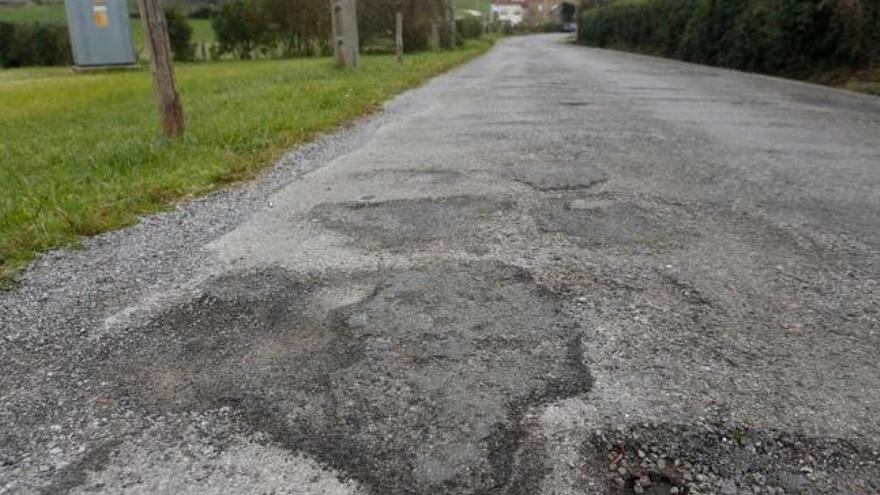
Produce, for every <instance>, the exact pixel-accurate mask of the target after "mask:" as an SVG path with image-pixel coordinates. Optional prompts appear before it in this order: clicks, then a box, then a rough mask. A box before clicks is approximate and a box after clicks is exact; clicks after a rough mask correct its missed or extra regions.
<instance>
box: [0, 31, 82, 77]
mask: <svg viewBox="0 0 880 495" xmlns="http://www.w3.org/2000/svg"><path fill="white" fill-rule="evenodd" d="M70 62H71V51H70V37H69V35H68V32H67V27H65V26H62V25H57V24H40V23H33V24H31V23H21V24H11V23H0V65H2V66H3V67H24V66H31V65H66V64H69V63H70Z"/></svg>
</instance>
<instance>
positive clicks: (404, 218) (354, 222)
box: [311, 196, 514, 254]
mask: <svg viewBox="0 0 880 495" xmlns="http://www.w3.org/2000/svg"><path fill="white" fill-rule="evenodd" d="M513 206H514V203H513V202H511V201H502V200H496V199H491V198H484V197H476V196H453V197H448V198H439V199H430V198H424V199H406V200H393V201H383V202H354V203H333V204H322V205H318V206H316V207H315V208H314V209H313V210H312V212H311V217H312V219H313V220H314V221H317V222H320V223H321V224H323V225H324V226H325V227H327V228H329V229H332V230H335V231H337V232H340V233H342V234H345V235H347V236H350V237H352V239H353V242H354V239H357V242H358V243H359V244H365V245H366V246H368V247H371V248H375V249H386V250H391V251H394V252H398V251H400V252H403V251H410V250H411V249H412V248H419V247H425V246H427V245H430V244H436V245H442V246H443V247H446V248H459V249H465V250H468V251H472V252H476V253H477V254H483V253H485V252H486V251H487V248H486V246H485V244H486V243H487V242H491V235H489V234H490V233H491V231H492V229H493V227H494V226H496V225H498V224H499V223H500V222H501V221H502V219H503V218H504V216H505V214H506V213H508V212H509V211H511V210H512V209H513Z"/></svg>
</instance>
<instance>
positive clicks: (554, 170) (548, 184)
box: [513, 165, 608, 192]
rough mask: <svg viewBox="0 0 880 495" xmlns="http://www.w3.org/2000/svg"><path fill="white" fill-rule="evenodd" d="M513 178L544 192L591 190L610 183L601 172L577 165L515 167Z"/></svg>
mask: <svg viewBox="0 0 880 495" xmlns="http://www.w3.org/2000/svg"><path fill="white" fill-rule="evenodd" d="M513 178H514V179H515V180H517V181H518V182H522V183H523V184H526V185H529V186H531V187H532V188H534V189H537V190H539V191H543V192H548V191H574V190H578V189H590V188H592V187H595V186H597V185H599V184H602V183H604V182H606V181H608V176H607V175H606V174H605V173H604V172H602V171H601V170H596V169H594V168H590V167H583V166H577V165H544V166H541V165H532V166H520V167H514V168H513Z"/></svg>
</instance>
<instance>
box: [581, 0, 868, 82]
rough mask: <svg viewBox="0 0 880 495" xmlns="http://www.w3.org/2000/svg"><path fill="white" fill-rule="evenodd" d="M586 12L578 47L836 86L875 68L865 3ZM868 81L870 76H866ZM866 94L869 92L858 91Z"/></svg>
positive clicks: (764, 2) (736, 2) (708, 2)
mask: <svg viewBox="0 0 880 495" xmlns="http://www.w3.org/2000/svg"><path fill="white" fill-rule="evenodd" d="M593 3H599V4H601V5H599V6H596V7H593V8H587V9H585V10H584V11H583V12H582V13H581V16H580V29H579V33H578V39H579V41H580V42H581V43H584V44H586V45H590V46H597V47H609V48H618V49H625V50H632V51H638V52H642V53H647V54H651V55H659V56H664V57H671V58H677V59H681V60H685V61H689V62H697V63H703V64H708V65H716V66H721V67H728V68H732V69H739V70H745V71H750V72H760V73H765V74H773V75H780V76H785V77H794V78H802V79H809V80H814V81H817V82H826V83H833V84H840V85H844V86H847V87H851V88H853V89H864V88H862V87H861V86H859V85H858V84H857V83H856V84H848V81H849V80H850V79H852V78H854V77H855V78H856V79H858V78H860V77H865V74H868V75H870V74H871V73H872V71H871V67H872V66H876V64H878V63H880V4H877V2H872V1H869V0H852V1H848V2H828V1H825V0H622V1H616V2H612V3H610V4H605V3H602V2H593ZM868 77H870V76H868ZM864 87H865V88H870V87H872V85H871V84H867V85H865V86H864Z"/></svg>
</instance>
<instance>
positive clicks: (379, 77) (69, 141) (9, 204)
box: [0, 41, 491, 285]
mask: <svg viewBox="0 0 880 495" xmlns="http://www.w3.org/2000/svg"><path fill="white" fill-rule="evenodd" d="M490 46H491V42H490V41H479V42H470V43H468V44H467V45H466V46H465V47H464V48H461V49H459V50H457V51H453V52H441V53H423V54H415V55H411V56H407V57H406V59H405V63H404V64H402V65H401V64H398V63H396V62H395V61H394V59H393V57H390V56H375V57H365V58H364V60H363V67H362V68H361V69H360V70H358V71H357V72H346V71H340V70H337V69H335V68H334V67H332V63H331V61H330V60H329V59H326V58H322V59H300V60H262V61H246V62H231V61H230V62H225V61H224V62H214V63H207V64H181V65H178V67H177V75H178V79H179V82H180V87H181V91H182V95H183V101H184V107H185V113H186V118H187V133H186V137H185V138H184V139H183V140H181V141H179V142H168V141H166V140H164V139H163V138H161V137H160V136H159V133H158V118H157V116H156V110H155V106H154V100H153V89H152V86H151V77H150V74H149V73H148V72H147V71H145V70H143V71H137V72H114V73H102V74H94V73H93V74H85V75H73V74H71V73H70V71H69V70H68V69H62V68H29V69H13V70H6V71H0V137H2V138H0V281H2V282H3V283H4V284H6V285H9V284H10V283H11V281H12V280H13V277H14V276H15V274H16V273H17V272H18V271H19V270H20V269H21V267H23V266H24V265H25V264H26V263H27V262H29V261H30V260H32V259H33V258H34V257H35V256H36V255H37V254H39V253H41V252H45V251H47V250H50V249H53V248H57V247H61V246H75V245H76V244H77V242H78V240H79V239H80V238H81V236H88V235H94V234H98V233H100V232H105V231H108V230H111V229H116V228H120V227H123V226H126V225H130V224H132V223H134V222H136V221H137V218H138V215H142V214H145V213H151V212H156V211H160V210H162V209H163V208H166V207H167V206H168V205H169V204H170V203H171V202H173V201H175V200H178V199H180V198H187V197H192V196H196V195H200V194H204V193H206V192H208V191H211V190H213V189H216V188H218V187H222V186H223V185H224V184H229V183H231V182H235V181H240V180H244V179H248V178H250V177H253V176H254V175H255V174H257V173H258V172H259V171H260V170H262V169H263V168H265V167H266V166H268V165H269V164H271V163H273V161H274V160H275V159H276V158H277V157H278V156H280V154H281V152H282V151H283V150H285V149H288V148H290V147H292V146H295V145H297V144H300V143H303V142H305V141H307V140H309V139H311V138H313V137H314V136H315V135H316V134H318V133H321V132H324V131H327V130H330V129H333V128H336V127H338V126H340V125H341V124H343V123H345V122H348V121H351V120H352V119H354V118H356V117H358V116H361V115H364V114H366V113H369V112H371V111H373V110H374V109H376V108H378V106H379V104H380V103H381V102H382V101H384V100H386V99H388V98H389V97H391V96H392V95H394V94H396V93H399V92H401V91H403V90H404V89H407V88H410V87H412V86H415V85H418V84H419V83H421V82H422V81H424V80H425V79H426V78H429V77H431V76H433V75H436V74H438V73H441V72H443V71H445V70H447V69H449V68H451V67H453V66H455V65H457V64H459V63H461V62H463V61H465V60H467V59H469V58H471V57H473V56H476V55H477V54H479V53H481V52H483V51H485V50H486V49H488V48H489V47H490Z"/></svg>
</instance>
